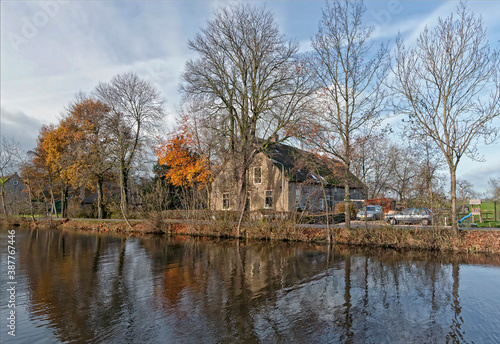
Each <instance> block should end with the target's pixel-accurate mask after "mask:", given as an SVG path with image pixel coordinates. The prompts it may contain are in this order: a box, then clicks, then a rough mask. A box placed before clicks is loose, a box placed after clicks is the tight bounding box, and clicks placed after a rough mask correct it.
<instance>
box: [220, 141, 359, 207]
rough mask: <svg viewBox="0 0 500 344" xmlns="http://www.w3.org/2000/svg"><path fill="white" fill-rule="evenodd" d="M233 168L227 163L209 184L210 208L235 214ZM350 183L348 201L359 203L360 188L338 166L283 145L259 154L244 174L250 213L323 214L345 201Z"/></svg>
mask: <svg viewBox="0 0 500 344" xmlns="http://www.w3.org/2000/svg"><path fill="white" fill-rule="evenodd" d="M233 173H234V164H232V163H231V162H229V163H228V164H226V166H225V168H223V169H222V171H221V172H220V173H219V175H218V176H217V177H216V178H215V180H214V182H213V184H212V193H211V202H210V203H211V208H212V209H213V210H237V197H238V189H237V186H236V185H235V182H234V180H235V179H234V174H233ZM345 178H348V179H349V185H350V198H351V199H361V198H362V190H363V184H362V183H361V182H360V181H359V179H357V178H356V177H355V176H354V175H353V174H352V173H348V174H347V175H346V171H345V168H344V166H343V165H342V164H341V163H339V162H334V161H331V160H329V161H328V160H326V159H322V158H321V157H319V156H317V155H315V154H312V153H310V152H307V151H304V150H301V149H299V148H296V147H292V146H289V145H285V144H282V143H272V144H270V145H269V146H268V147H267V149H266V150H265V151H262V152H259V153H258V154H257V155H256V156H255V158H254V159H253V161H252V162H251V164H250V166H249V168H248V170H247V180H246V184H247V200H246V205H245V206H246V209H247V210H249V211H258V210H273V211H277V212H278V211H284V212H293V211H297V210H309V211H318V212H320V211H325V210H326V206H327V205H328V209H330V210H331V209H333V207H334V205H335V204H336V203H338V202H342V201H343V200H344V180H345Z"/></svg>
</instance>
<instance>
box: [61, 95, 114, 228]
mask: <svg viewBox="0 0 500 344" xmlns="http://www.w3.org/2000/svg"><path fill="white" fill-rule="evenodd" d="M108 112H109V107H108V106H107V105H105V104H104V103H102V102H101V101H99V100H95V99H92V98H90V97H86V96H85V95H80V96H77V99H76V100H75V102H73V103H72V104H71V105H70V106H69V108H68V111H67V114H66V116H65V117H64V118H63V120H62V121H61V123H60V126H61V127H63V128H66V131H67V132H68V135H69V139H70V140H71V143H70V145H69V146H68V147H67V150H68V152H69V153H70V154H71V155H72V157H73V161H72V162H71V163H70V164H68V166H67V170H66V176H67V178H68V180H69V181H70V183H71V184H72V185H73V186H74V187H79V186H80V187H81V186H83V187H91V188H92V189H95V190H96V192H97V217H98V218H99V219H102V218H103V217H104V206H103V199H104V194H103V183H104V177H105V174H106V173H107V172H108V171H109V170H110V168H111V162H112V161H111V159H110V148H111V140H110V139H109V137H108V135H107V130H106V129H107V128H106V120H107V114H108Z"/></svg>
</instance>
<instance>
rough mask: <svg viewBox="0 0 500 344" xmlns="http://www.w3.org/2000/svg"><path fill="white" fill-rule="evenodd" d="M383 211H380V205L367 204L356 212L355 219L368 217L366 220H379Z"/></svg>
mask: <svg viewBox="0 0 500 344" xmlns="http://www.w3.org/2000/svg"><path fill="white" fill-rule="evenodd" d="M383 215H384V213H383V212H382V207H381V206H380V205H367V206H366V209H365V207H363V208H361V210H360V211H358V213H357V214H356V219H358V220H362V219H365V218H366V219H368V220H380V219H381V218H382V216H383Z"/></svg>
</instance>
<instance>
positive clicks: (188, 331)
mask: <svg viewBox="0 0 500 344" xmlns="http://www.w3.org/2000/svg"><path fill="white" fill-rule="evenodd" d="M9 229H10V230H11V231H15V250H16V252H15V262H16V265H15V279H14V280H12V279H11V280H9V278H8V277H9V276H10V275H9V274H8V272H7V271H8V270H9V268H8V264H9V257H8V255H9V252H8V246H9V245H8V241H9V238H8V232H7V230H6V229H5V228H4V229H2V231H1V245H0V248H1V257H2V260H1V271H0V274H1V296H2V299H1V308H0V309H1V330H0V335H1V342H2V343H500V258H499V257H486V256H477V255H476V256H469V257H467V256H453V255H438V254H431V253H418V252H403V253H402V252H396V251H392V250H363V249H353V248H342V247H335V246H334V247H329V246H327V245H312V244H302V243H283V242H259V241H249V242H245V241H239V242H238V241H236V240H213V239H204V238H190V237H176V238H167V237H155V236H144V237H128V236H121V235H112V234H93V233H84V232H71V231H64V232H63V231H60V230H27V229H20V228H9ZM11 233H13V232H11ZM11 253H12V250H11ZM10 259H11V260H10V261H11V262H12V258H10ZM11 265H12V264H11ZM9 281H10V282H12V281H15V282H16V283H17V284H15V286H16V287H15V295H14V302H13V303H14V304H15V308H14V309H15V311H16V313H15V332H14V333H15V335H16V336H15V337H13V336H12V335H9V333H8V332H9V331H12V330H11V329H9V327H8V326H7V325H9V320H8V319H7V318H8V317H9V316H10V313H9V311H10V310H12V309H13V308H9V306H8V305H9V302H8V300H10V299H12V297H11V295H10V294H9V293H10V292H9V290H8V288H9V287H10V286H11V285H12V284H8V282H9ZM11 333H12V332H11Z"/></svg>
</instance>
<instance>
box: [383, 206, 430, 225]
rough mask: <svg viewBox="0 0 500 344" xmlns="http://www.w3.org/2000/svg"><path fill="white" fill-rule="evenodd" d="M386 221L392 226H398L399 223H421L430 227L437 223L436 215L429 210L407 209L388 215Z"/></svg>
mask: <svg viewBox="0 0 500 344" xmlns="http://www.w3.org/2000/svg"><path fill="white" fill-rule="evenodd" d="M386 220H387V221H388V222H389V223H390V224H391V225H397V224H398V223H413V224H415V223H420V224H422V225H424V226H428V225H432V224H433V223H434V222H435V221H436V215H434V213H433V212H432V210H430V209H428V208H406V209H404V210H402V211H400V212H399V213H395V214H388V215H387V216H386Z"/></svg>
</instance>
